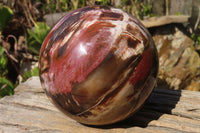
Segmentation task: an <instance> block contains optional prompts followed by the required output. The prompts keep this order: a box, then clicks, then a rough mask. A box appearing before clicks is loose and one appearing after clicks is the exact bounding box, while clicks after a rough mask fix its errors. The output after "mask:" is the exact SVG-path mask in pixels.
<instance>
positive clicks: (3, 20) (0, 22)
mask: <svg viewBox="0 0 200 133" xmlns="http://www.w3.org/2000/svg"><path fill="white" fill-rule="evenodd" d="M0 14H1V17H0V31H2V30H3V28H4V27H5V26H6V24H7V23H8V21H9V20H11V19H12V17H13V11H12V10H11V9H10V8H9V7H7V6H3V5H0Z"/></svg>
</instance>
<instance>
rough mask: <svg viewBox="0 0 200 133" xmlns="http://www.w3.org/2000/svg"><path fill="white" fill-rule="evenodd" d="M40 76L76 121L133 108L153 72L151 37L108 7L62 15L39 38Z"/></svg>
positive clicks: (121, 114) (103, 118)
mask: <svg viewBox="0 0 200 133" xmlns="http://www.w3.org/2000/svg"><path fill="white" fill-rule="evenodd" d="M39 70H40V80H41V84H42V87H43V88H44V90H45V91H46V94H47V95H48V96H49V97H50V99H51V100H52V102H53V103H54V104H55V105H56V106H57V107H58V108H59V109H60V110H61V111H62V112H64V113H65V114H66V115H67V116H69V117H71V118H72V119H75V120H77V121H79V122H81V123H85V124H90V125H104V124H111V123H114V122H118V121H121V120H123V119H125V118H127V117H128V116H130V115H131V114H133V113H135V112H136V111H137V110H138V109H139V108H140V107H141V105H142V104H143V103H144V101H145V100H146V99H147V98H148V96H149V95H150V93H151V91H152V89H153V87H154V84H155V79H156V76H157V72H158V56H157V51H156V48H155V45H154V42H153V40H152V38H151V36H150V34H149V33H148V31H147V30H146V29H145V28H144V26H143V25H142V24H141V23H140V22H139V21H138V20H137V19H136V18H134V17H132V16H131V15H129V14H127V13H126V12H124V11H122V10H120V9H116V8H111V7H106V6H102V7H97V6H96V7H86V8H81V9H78V10H76V11H73V12H71V13H69V14H68V15H66V16H64V17H63V18H62V19H61V20H60V21H59V22H58V23H57V24H56V25H55V26H54V28H53V29H52V30H51V31H50V33H49V34H48V35H47V37H46V39H45V40H44V42H43V45H42V48H41V51H40V59H39Z"/></svg>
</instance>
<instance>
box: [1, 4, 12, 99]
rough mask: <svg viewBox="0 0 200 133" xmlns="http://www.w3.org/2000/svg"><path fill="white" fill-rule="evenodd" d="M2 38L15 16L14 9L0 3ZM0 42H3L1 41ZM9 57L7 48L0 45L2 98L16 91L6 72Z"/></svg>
mask: <svg viewBox="0 0 200 133" xmlns="http://www.w3.org/2000/svg"><path fill="white" fill-rule="evenodd" d="M0 14H1V17H0V39H1V38H2V35H1V33H2V31H3V29H4V28H5V26H6V25H7V23H8V22H9V21H10V20H11V19H12V18H13V11H12V10H11V9H10V8H9V7H7V6H3V5H0ZM0 44H3V42H2V41H0ZM7 64H8V58H7V56H6V54H5V49H4V47H3V46H1V45H0V98H1V97H4V96H6V95H12V94H13V93H14V85H13V83H11V82H10V81H9V80H8V79H7V78H6V74H7V73H8V70H7Z"/></svg>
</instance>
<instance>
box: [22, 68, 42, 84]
mask: <svg viewBox="0 0 200 133" xmlns="http://www.w3.org/2000/svg"><path fill="white" fill-rule="evenodd" d="M33 76H39V69H38V67H35V68H34V69H33V70H31V71H26V72H25V73H24V74H23V75H22V78H23V81H26V80H27V79H28V78H30V77H33Z"/></svg>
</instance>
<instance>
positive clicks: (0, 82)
mask: <svg viewBox="0 0 200 133" xmlns="http://www.w3.org/2000/svg"><path fill="white" fill-rule="evenodd" d="M13 94H14V85H13V84H12V83H11V82H10V81H9V80H7V79H6V78H2V77H0V98H1V97H4V96H6V95H13Z"/></svg>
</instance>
